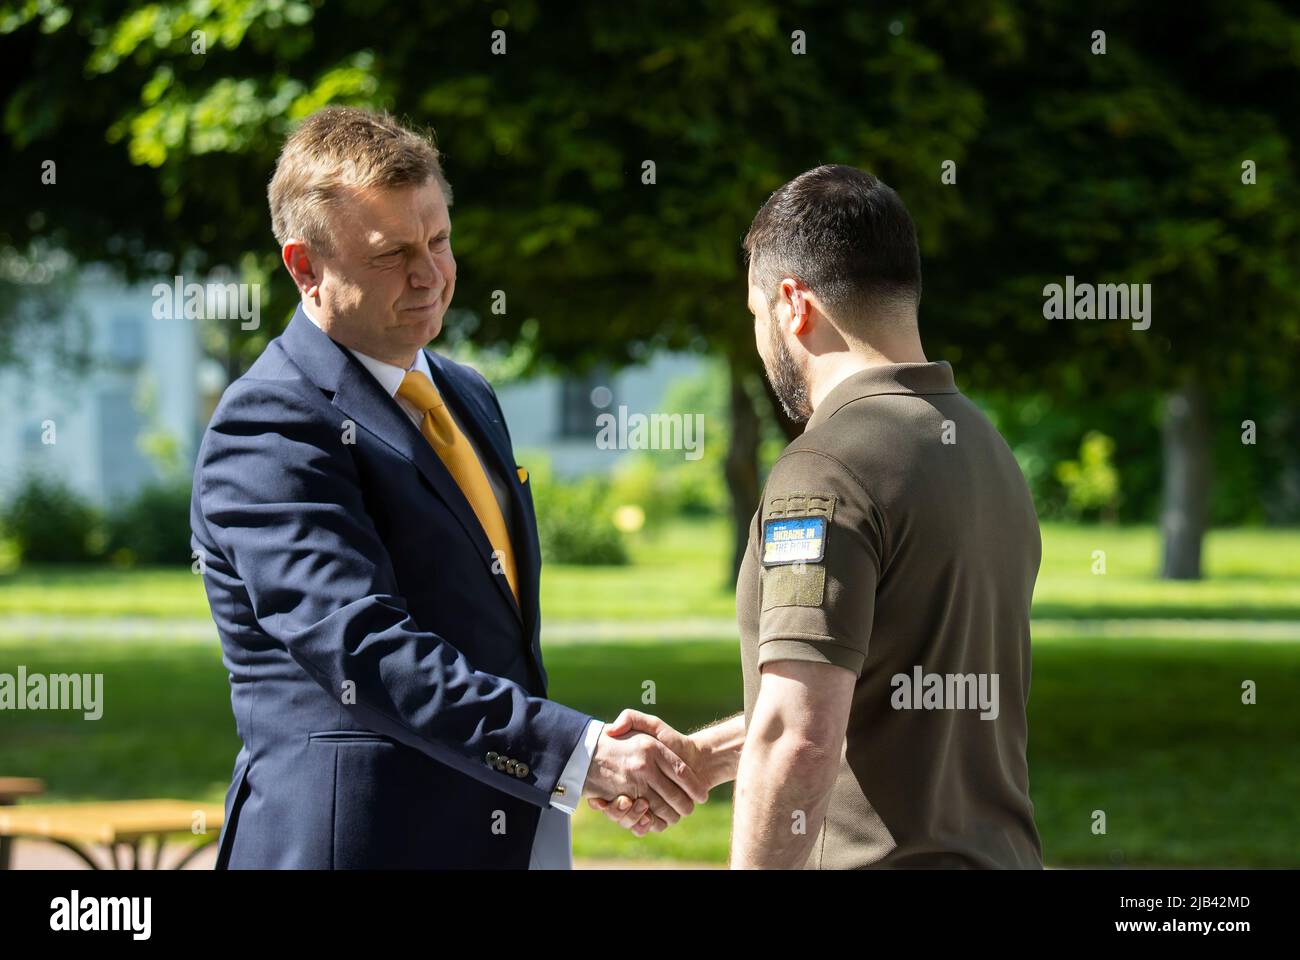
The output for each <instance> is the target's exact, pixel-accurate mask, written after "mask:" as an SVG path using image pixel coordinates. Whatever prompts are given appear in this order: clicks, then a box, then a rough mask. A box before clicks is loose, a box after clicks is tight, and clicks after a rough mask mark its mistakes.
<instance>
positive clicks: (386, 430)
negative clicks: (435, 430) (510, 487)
mask: <svg viewBox="0 0 1300 960" xmlns="http://www.w3.org/2000/svg"><path fill="white" fill-rule="evenodd" d="M283 337H284V344H285V350H286V352H288V353H289V355H290V357H292V358H293V360H294V361H295V362H296V363H298V365H299V366H300V367H301V368H302V370H303V372H304V373H306V374H307V375H308V376H309V377H311V378H312V381H313V382H314V383H316V385H317V386H319V387H321V388H322V389H325V390H332V391H333V392H334V401H333V402H334V406H336V407H337V408H338V409H339V411H340V412H342V413H343V414H345V415H346V416H347V417H348V418H349V419H351V420H354V421H355V422H357V423H360V424H362V425H363V426H365V428H366V429H367V430H369V431H370V432H371V433H373V434H374V435H375V436H377V437H378V438H379V439H380V440H382V441H384V442H385V443H386V444H388V445H389V446H390V447H392V448H393V449H394V450H396V451H397V452H398V453H400V454H401V455H402V456H403V457H405V458H406V459H407V460H409V461H410V462H411V463H413V464H414V465H415V466H416V467H417V468H418V469H419V471H420V473H421V474H423V475H424V478H425V479H426V480H427V481H428V482H429V485H430V486H431V487H433V489H434V492H435V493H437V494H438V496H439V497H441V498H442V500H443V502H444V503H446V504H447V507H448V508H449V509H450V510H451V513H452V514H453V515H454V516H455V517H456V520H457V522H459V523H460V525H461V527H463V528H464V530H465V533H466V534H467V535H468V536H469V538H470V540H471V541H472V542H473V543H474V546H475V549H476V550H477V551H478V554H479V556H480V558H481V559H482V561H483V562H484V563H485V564H487V565H488V567H489V569H490V568H491V566H492V564H493V563H494V562H495V561H494V560H493V557H492V544H491V543H490V542H489V541H488V538H487V535H486V534H485V533H484V532H483V527H482V526H481V525H480V524H479V522H478V518H477V517H476V516H475V515H474V510H473V508H472V507H471V506H470V505H469V501H468V500H466V499H465V495H464V494H463V493H462V492H461V490H460V487H459V486H458V485H457V484H456V481H455V480H454V479H453V478H452V476H451V474H450V473H449V472H448V471H447V468H446V466H444V465H443V462H442V461H441V460H440V459H439V458H438V455H437V454H436V453H434V451H433V447H431V446H430V445H429V441H428V440H426V439H425V438H424V435H423V434H422V433H420V431H419V429H417V428H416V426H415V424H413V423H412V422H411V420H410V418H409V417H407V415H406V413H405V412H404V411H403V410H402V408H401V407H399V406H398V405H397V401H396V400H394V399H393V398H392V397H390V396H389V395H388V394H387V393H385V392H384V389H383V388H382V387H381V386H380V385H379V384H378V383H377V382H376V381H375V378H374V377H372V376H371V375H370V372H369V371H368V370H366V368H365V367H363V366H362V365H361V362H360V361H359V360H357V359H356V357H354V356H352V355H351V354H350V353H349V352H348V351H347V349H346V348H344V347H342V346H340V345H338V344H337V343H335V342H334V341H333V340H331V339H330V338H329V337H328V336H327V335H326V334H325V333H324V331H322V330H321V329H320V328H319V327H317V326H316V325H315V324H314V323H312V321H311V318H310V317H308V316H307V315H306V314H304V313H303V312H302V307H301V306H300V307H299V308H298V310H297V312H296V313H295V314H294V316H293V319H292V320H291V321H290V322H289V326H288V327H287V328H286V329H285V332H284V334H283ZM453 409H455V410H456V411H457V412H458V413H459V412H460V408H459V407H455V408H453ZM489 446H490V445H489ZM513 473H514V471H513V470H511V475H513ZM492 579H493V580H494V581H495V582H496V584H497V588H498V589H499V590H501V591H502V593H503V596H504V599H505V601H506V602H507V603H508V604H509V605H510V608H511V609H512V610H514V611H515V616H517V617H519V619H520V622H521V623H522V622H523V616H522V614H521V612H520V610H519V605H518V604H517V603H516V602H515V597H514V594H513V593H512V592H511V590H510V584H509V583H508V582H507V580H506V578H505V577H504V576H501V575H500V574H493V576H492Z"/></svg>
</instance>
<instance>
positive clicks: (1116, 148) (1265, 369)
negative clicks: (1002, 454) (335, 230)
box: [0, 0, 1300, 576]
mask: <svg viewBox="0 0 1300 960" xmlns="http://www.w3.org/2000/svg"><path fill="white" fill-rule="evenodd" d="M844 7H845V5H843V4H839V3H828V2H808V0H805V2H796V3H782V4H778V3H776V2H765V0H705V2H702V3H698V4H693V5H691V6H690V8H689V9H686V8H673V9H672V10H671V11H668V10H667V9H666V8H664V7H663V6H662V5H660V4H650V3H630V4H621V5H619V6H618V7H617V8H616V9H611V8H609V7H608V6H606V5H603V4H589V5H584V4H569V5H563V6H552V7H546V8H545V9H544V8H543V6H542V5H541V4H539V3H535V2H500V3H481V2H473V0H458V2H457V0H451V2H444V3H439V4H399V3H384V2H374V0H368V2H364V3H363V2H360V0H341V2H337V3H331V4H328V5H325V4H323V3H315V2H312V3H309V2H303V0H224V2H222V3H220V4H217V3H213V2H208V0H165V2H156V3H145V4H139V5H136V6H133V7H131V8H130V9H127V10H125V11H124V10H123V8H122V5H121V4H119V3H115V2H108V0H85V2H82V3H78V4H77V5H76V9H75V12H73V9H72V7H71V5H69V4H64V3H60V2H59V0H27V2H24V3H20V4H7V5H3V6H0V54H2V55H0V62H3V63H4V66H3V67H0V71H2V72H0V77H2V78H3V79H2V80H0V96H2V98H3V103H4V127H5V132H6V135H7V137H8V139H9V142H10V148H9V149H8V150H7V151H6V152H5V154H4V156H3V161H2V162H3V164H4V168H3V169H4V173H5V174H6V176H7V177H8V181H7V182H9V183H11V184H16V185H18V186H19V187H20V189H21V190H22V195H23V196H24V197H25V198H26V200H25V203H24V204H23V205H18V208H17V209H12V210H11V209H10V208H8V207H6V209H5V211H4V212H3V213H0V247H3V248H6V249H12V250H23V249H26V248H27V247H28V246H29V245H30V244H31V243H32V242H34V241H35V240H38V239H39V240H41V241H42V242H47V243H50V244H52V245H54V246H57V247H62V248H65V249H67V250H69V251H70V252H71V253H73V254H74V255H75V256H76V257H78V258H79V259H83V260H84V259H96V260H108V261H110V262H116V263H118V264H119V265H120V266H121V267H122V268H123V269H124V270H126V271H127V272H128V274H130V273H134V274H135V275H137V276H145V277H149V278H150V279H159V278H170V276H171V275H172V274H173V273H174V272H185V273H193V272H196V271H203V270H206V269H209V268H210V267H212V266H215V265H219V264H224V265H228V266H230V267H232V268H235V269H238V270H239V271H240V272H241V273H242V274H243V276H244V277H245V278H247V279H255V280H260V281H261V282H263V283H265V285H266V287H265V293H266V295H265V296H264V298H263V303H264V305H265V306H266V307H267V309H268V315H269V316H272V317H275V318H276V320H277V322H274V323H269V324H266V325H264V327H263V328H262V329H260V330H257V331H242V330H240V329H238V326H237V325H236V324H226V325H218V326H217V327H215V328H212V329H210V330H209V331H208V332H209V334H210V339H211V342H210V348H211V349H213V350H216V351H219V352H222V353H224V355H225V356H226V357H227V358H228V367H229V371H230V372H231V374H232V375H233V374H235V373H237V372H239V370H241V369H242V368H243V367H244V365H246V364H247V363H248V362H249V361H250V360H251V359H252V357H253V356H255V355H256V353H257V352H258V351H259V350H260V349H261V347H262V346H263V345H264V344H265V342H266V340H267V338H268V337H269V336H273V335H274V334H275V333H276V332H278V328H279V326H280V324H281V323H282V322H283V320H284V319H285V318H287V316H288V314H289V313H290V311H291V309H292V306H293V304H294V301H295V298H294V296H293V290H292V287H291V285H290V284H289V282H288V278H287V276H286V275H285V274H284V272H283V270H282V269H280V267H279V265H278V257H277V254H276V251H275V249H274V245H273V242H272V241H271V237H270V231H269V225H268V218H267V214H266V210H265V199H264V196H265V194H264V190H265V183H266V180H267V178H268V176H269V172H270V170H271V166H272V164H273V162H274V158H275V154H276V152H277V150H278V147H279V144H280V142H281V141H282V139H283V137H284V135H285V133H286V132H287V131H288V129H289V128H290V127H291V125H292V124H293V122H294V121H296V120H298V119H300V118H301V117H303V116H305V115H306V114H308V113H310V112H311V111H312V110H314V109H316V108H317V107H319V106H321V105H323V104H325V103H331V102H342V103H356V104H364V105H371V106H380V107H385V108H388V109H390V110H392V111H393V112H395V113H397V114H398V115H400V116H403V117H406V118H409V119H412V120H414V121H416V122H420V123H427V124H432V125H433V126H435V127H436V129H437V132H438V136H439V139H440V142H441V144H442V145H443V146H444V148H445V152H446V166H447V171H448V174H449V177H450V179H451V181H452V183H453V184H454V185H455V187H456V192H457V198H458V202H459V206H458V207H457V208H456V209H455V210H454V213H453V217H454V221H455V228H456V233H455V245H456V250H457V256H458V259H459V261H460V263H461V271H460V279H459V290H458V293H457V305H458V307H460V308H462V309H461V312H460V314H459V315H458V317H457V318H456V319H455V320H454V322H452V323H451V324H450V325H449V330H448V336H449V337H450V338H451V339H453V340H454V339H456V338H457V337H459V338H461V339H472V340H473V341H474V342H475V343H478V344H481V345H488V346H490V345H493V344H500V345H505V344H511V343H517V342H518V341H519V340H520V338H521V337H524V336H527V337H528V338H529V340H530V342H531V346H532V354H531V356H532V363H533V365H534V366H536V367H551V368H564V369H581V368H583V367H585V366H587V365H590V364H593V363H595V362H597V361H600V362H604V363H607V364H615V365H616V364H618V363H626V362H635V361H638V360H642V359H644V358H646V357H648V356H649V355H650V354H651V353H652V352H654V351H656V350H660V349H665V348H674V349H688V350H698V351H706V350H707V351H713V352H716V353H718V354H720V355H721V356H722V357H724V358H725V359H726V364H727V371H728V378H729V381H730V386H729V410H730V417H731V421H732V423H731V429H730V431H729V433H730V438H731V441H730V442H731V447H730V450H729V453H728V457H727V461H726V465H725V473H726V476H727V479H728V485H729V488H730V491H731V499H732V503H733V517H734V520H735V529H736V537H735V545H736V554H737V557H738V556H739V551H740V549H741V548H742V547H743V544H744V537H745V532H746V527H747V523H748V520H749V517H750V515H751V513H752V511H753V509H754V507H755V505H756V503H757V497H758V453H757V451H758V445H759V433H760V431H759V425H758V416H757V410H756V406H755V404H756V401H757V402H759V403H761V402H762V401H763V397H764V395H765V391H763V390H762V389H761V386H760V378H759V376H758V365H757V360H756V358H755V355H754V350H753V343H752V339H753V332H752V324H751V323H750V321H749V318H748V316H747V314H746V312H745V309H744V300H745V292H744V277H743V270H742V267H741V263H740V258H739V249H738V245H739V240H740V237H741V236H742V235H743V233H744V230H745V228H746V227H747V225H748V223H749V220H750V218H751V217H752V215H753V213H754V211H755V209H756V208H757V207H758V205H759V204H760V203H761V202H762V201H763V200H764V199H765V198H766V196H767V195H768V193H769V192H770V191H771V190H773V189H774V188H775V187H777V186H778V185H779V184H780V183H782V182H784V181H785V180H787V179H789V178H790V177H791V176H794V175H796V174H797V173H799V172H801V171H802V170H804V169H807V168H809V167H812V166H814V165H816V164H818V163H823V162H844V163H851V164H855V165H859V166H862V167H865V168H868V169H871V170H872V171H873V172H875V173H877V174H878V175H880V176H881V177H882V178H883V179H885V180H886V181H887V182H889V183H890V184H891V185H893V186H894V187H895V188H896V189H898V191H899V192H900V194H901V195H902V197H903V198H904V200H905V201H906V202H907V204H908V206H909V208H910V209H911V211H912V213H913V216H914V217H915V219H916V221H917V224H918V228H919V232H920V236H921V242H922V252H923V256H924V258H925V262H926V278H927V279H926V301H925V304H924V305H923V308H922V317H923V321H922V322H923V329H924V331H925V335H926V338H927V346H928V348H929V349H930V352H931V355H933V356H939V357H946V358H948V359H951V360H953V361H954V364H955V366H956V368H957V370H958V374H959V377H961V379H962V382H963V384H964V385H966V386H970V387H980V386H984V387H998V388H1009V389H1015V388H1016V387H1017V385H1034V386H1041V385H1043V384H1049V385H1052V386H1053V387H1054V388H1055V389H1056V391H1057V394H1058V397H1059V398H1060V400H1061V402H1065V401H1066V400H1067V399H1070V400H1073V401H1074V402H1078V400H1079V398H1080V397H1084V396H1089V397H1097V398H1100V399H1098V400H1097V401H1096V402H1099V403H1104V402H1105V396H1106V394H1107V393H1108V392H1114V391H1122V390H1124V389H1125V387H1126V385H1128V384H1132V383H1135V382H1136V383H1142V384H1144V385H1151V386H1156V387H1159V388H1160V389H1163V390H1166V391H1167V392H1168V393H1169V395H1170V397H1171V398H1172V403H1171V407H1170V409H1171V417H1170V421H1169V426H1168V429H1167V430H1166V437H1167V443H1166V446H1167V451H1166V454H1165V456H1166V458H1167V465H1168V469H1167V470H1166V477H1167V484H1166V486H1167V496H1166V500H1167V505H1166V509H1165V516H1166V517H1167V518H1169V519H1167V521H1166V525H1167V544H1168V549H1167V551H1166V564H1165V572H1166V573H1167V574H1169V575H1174V576H1188V575H1195V574H1196V573H1197V572H1198V571H1199V544H1200V536H1201V532H1202V531H1203V529H1204V524H1205V517H1204V514H1205V508H1204V506H1203V504H1204V502H1205V491H1207V490H1208V485H1209V480H1208V477H1209V460H1210V457H1209V455H1208V453H1207V452H1206V451H1207V450H1208V442H1207V440H1206V438H1207V436H1208V435H1209V424H1210V423H1211V422H1212V421H1213V418H1214V417H1216V416H1219V415H1221V412H1220V411H1215V409H1214V407H1213V404H1212V398H1213V397H1214V396H1216V395H1217V392H1218V391H1219V390H1220V389H1221V388H1223V387H1224V386H1227V385H1232V384H1240V383H1241V382H1243V381H1245V380H1251V381H1260V382H1265V383H1269V384H1273V385H1275V386H1276V388H1277V389H1281V388H1282V385H1283V384H1284V382H1285V381H1284V378H1285V376H1286V367H1287V365H1288V363H1289V360H1290V359H1291V355H1290V354H1289V353H1288V351H1291V352H1292V353H1293V352H1294V345H1295V338H1296V330H1297V327H1296V324H1297V319H1296V311H1295V291H1294V284H1293V273H1292V269H1291V268H1292V265H1293V264H1294V263H1295V262H1296V259H1297V258H1296V254H1297V249H1296V247H1297V241H1298V231H1297V217H1300V213H1298V212H1297V211H1300V204H1297V203H1296V199H1297V196H1296V193H1297V191H1296V181H1295V176H1294V163H1293V160H1292V156H1291V150H1292V144H1293V142H1294V140H1295V139H1296V137H1295V128H1294V127H1295V118H1296V116H1297V115H1300V114H1298V113H1297V110H1296V107H1297V103H1296V98H1297V94H1296V92H1295V91H1297V90H1300V83H1297V82H1296V81H1297V79H1298V78H1297V72H1298V71H1300V67H1298V66H1297V64H1300V52H1298V50H1300V39H1297V38H1298V37H1300V26H1298V24H1300V20H1298V19H1297V17H1296V16H1295V15H1294V14H1291V13H1289V12H1288V11H1287V10H1286V9H1285V8H1284V7H1283V6H1282V5H1280V4H1277V3H1270V2H1260V0H1250V2H1246V3H1241V2H1236V3H1232V4H1228V3H1227V2H1200V3H1192V4H1189V5H1184V6H1183V7H1182V8H1181V9H1180V11H1179V12H1178V13H1177V14H1176V15H1171V14H1170V13H1169V12H1168V11H1157V10H1154V9H1152V8H1150V7H1149V5H1145V4H1141V3H1138V2H1136V0H1124V2H1110V3H1105V4H1103V5H1101V6H1100V7H1096V8H1090V9H1088V10H1086V11H1085V10H1083V9H1080V8H1077V7H1076V6H1075V5H1072V4H1069V3H1067V2H1066V0H1040V2H1038V3H1034V4H1030V5H1028V6H1025V5H1020V4H1014V3H1011V2H1007V0H974V2H971V3H963V4H948V3H940V2H937V0H923V2H919V3H916V4H913V5H911V6H910V8H908V9H907V10H905V11H904V10H900V11H897V12H896V11H870V10H865V9H855V8H849V9H845V8H844ZM1099 29H1102V30H1105V31H1106V43H1107V48H1106V53H1105V54H1095V53H1093V52H1092V48H1093V45H1094V44H1095V40H1094V39H1093V33H1094V31H1096V30H1099ZM494 31H502V33H501V34H498V35H496V36H495V37H494V33H493V32H494ZM502 42H504V52H501V49H502V48H501V43H502ZM200 43H201V44H202V45H203V46H202V49H203V50H204V52H202V53H198V52H196V50H197V49H199V45H200ZM494 44H495V45H496V50H497V51H498V52H494ZM800 44H802V47H801V46H800ZM800 49H803V50H805V51H806V52H804V53H799V52H797V51H798V50H800ZM1207 64H1212V65H1213V69H1207V68H1206V65H1207ZM51 159H52V160H55V161H56V164H57V169H58V181H57V186H54V185H43V184H42V183H41V181H40V177H41V170H42V164H43V162H44V161H46V160H51ZM1246 160H1252V161H1254V163H1255V164H1256V170H1257V180H1256V182H1255V183H1254V184H1253V185H1246V184H1243V183H1242V181H1241V177H1242V163H1243V162H1244V161H1246ZM651 164H652V165H653V166H651ZM945 171H948V172H950V173H955V176H956V182H955V183H953V182H945V178H944V176H943V174H944V172H945ZM948 179H951V177H949V178H948ZM1065 275H1074V276H1076V277H1078V278H1079V279H1080V280H1087V281H1089V282H1094V283H1101V282H1108V281H1114V282H1125V283H1145V282H1150V283H1151V284H1152V285H1153V291H1154V313H1153V321H1152V324H1151V327H1150V329H1148V330H1145V331H1133V330H1131V329H1130V326H1129V325H1128V324H1127V323H1125V322H1075V323H1064V322H1059V321H1048V320H1047V319H1045V317H1044V315H1043V310H1042V306H1043V296H1042V290H1043V288H1044V286H1045V285H1046V284H1048V283H1050V282H1060V281H1061V280H1062V279H1063V277H1064V276H1065ZM496 291H501V292H502V293H503V294H504V296H505V310H504V312H502V313H497V312H493V311H492V310H491V309H490V306H491V304H492V303H493V302H494V300H493V298H494V295H495V294H496ZM498 301H499V297H498ZM767 396H768V398H769V401H770V393H768V394H767ZM1233 415H1234V416H1236V415H1237V412H1236V411H1234V412H1233ZM787 426H788V427H789V425H787ZM794 429H795V428H790V430H791V432H793V430H794Z"/></svg>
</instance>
